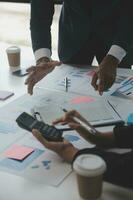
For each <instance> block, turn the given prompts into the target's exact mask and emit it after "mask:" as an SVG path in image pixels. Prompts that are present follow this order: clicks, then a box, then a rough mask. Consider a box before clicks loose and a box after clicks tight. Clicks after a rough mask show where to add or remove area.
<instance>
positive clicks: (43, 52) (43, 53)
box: [34, 48, 51, 61]
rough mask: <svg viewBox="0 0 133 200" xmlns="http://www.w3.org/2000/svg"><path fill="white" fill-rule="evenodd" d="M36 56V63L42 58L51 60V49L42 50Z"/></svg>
mask: <svg viewBox="0 0 133 200" xmlns="http://www.w3.org/2000/svg"><path fill="white" fill-rule="evenodd" d="M34 55H35V60H36V61H37V60H39V59H40V58H42V57H47V58H50V57H51V51H50V49H47V48H41V49H38V50H36V51H35V53H34Z"/></svg>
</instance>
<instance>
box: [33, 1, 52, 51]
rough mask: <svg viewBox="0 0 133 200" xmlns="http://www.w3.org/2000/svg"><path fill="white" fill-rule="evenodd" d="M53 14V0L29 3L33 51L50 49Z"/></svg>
mask: <svg viewBox="0 0 133 200" xmlns="http://www.w3.org/2000/svg"><path fill="white" fill-rule="evenodd" d="M53 14H54V2H53V0H32V1H31V19H30V29H31V40H32V46H33V51H36V50H38V49H40V48H48V49H51V24H52V19H53Z"/></svg>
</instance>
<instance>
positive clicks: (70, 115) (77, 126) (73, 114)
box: [53, 110, 98, 142]
mask: <svg viewBox="0 0 133 200" xmlns="http://www.w3.org/2000/svg"><path fill="white" fill-rule="evenodd" d="M76 119H79V120H80V121H81V122H84V124H86V125H87V124H88V125H89V126H90V123H89V122H88V121H87V120H86V119H85V118H84V117H83V116H82V115H80V113H78V112H77V111H76V110H71V111H69V112H66V113H65V115H64V116H62V117H60V118H58V119H56V120H54V121H53V125H55V124H58V123H61V124H62V125H65V124H68V125H69V126H70V127H71V128H72V129H74V130H76V131H77V132H78V133H79V135H80V136H82V137H83V138H84V139H86V140H87V141H89V142H94V137H95V135H97V134H98V131H96V130H95V131H96V132H95V135H93V134H91V132H89V130H88V129H86V128H85V127H84V126H83V125H82V123H78V121H77V120H76Z"/></svg>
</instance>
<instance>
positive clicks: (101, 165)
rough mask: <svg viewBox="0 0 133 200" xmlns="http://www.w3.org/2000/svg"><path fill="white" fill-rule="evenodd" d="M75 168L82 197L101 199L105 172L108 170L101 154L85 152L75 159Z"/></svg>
mask: <svg viewBox="0 0 133 200" xmlns="http://www.w3.org/2000/svg"><path fill="white" fill-rule="evenodd" d="M73 169H74V171H75V172H76V176H77V183H78V190H79V195H80V197H81V198H82V199H84V200H85V199H86V200H98V199H100V197H101V194H102V183H103V173H104V172H105V170H106V163H105V161H104V160H103V159H102V158H101V157H99V156H96V155H93V154H86V155H85V154H84V155H80V156H78V157H77V159H76V160H75V161H74V163H73Z"/></svg>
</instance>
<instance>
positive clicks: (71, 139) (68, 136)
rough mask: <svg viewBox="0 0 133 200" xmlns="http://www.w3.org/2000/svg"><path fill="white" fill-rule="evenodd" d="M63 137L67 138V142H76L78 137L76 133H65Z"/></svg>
mask: <svg viewBox="0 0 133 200" xmlns="http://www.w3.org/2000/svg"><path fill="white" fill-rule="evenodd" d="M64 138H65V139H66V140H68V141H69V142H76V141H78V140H79V139H80V138H79V137H78V136H76V135H65V136H64Z"/></svg>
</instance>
